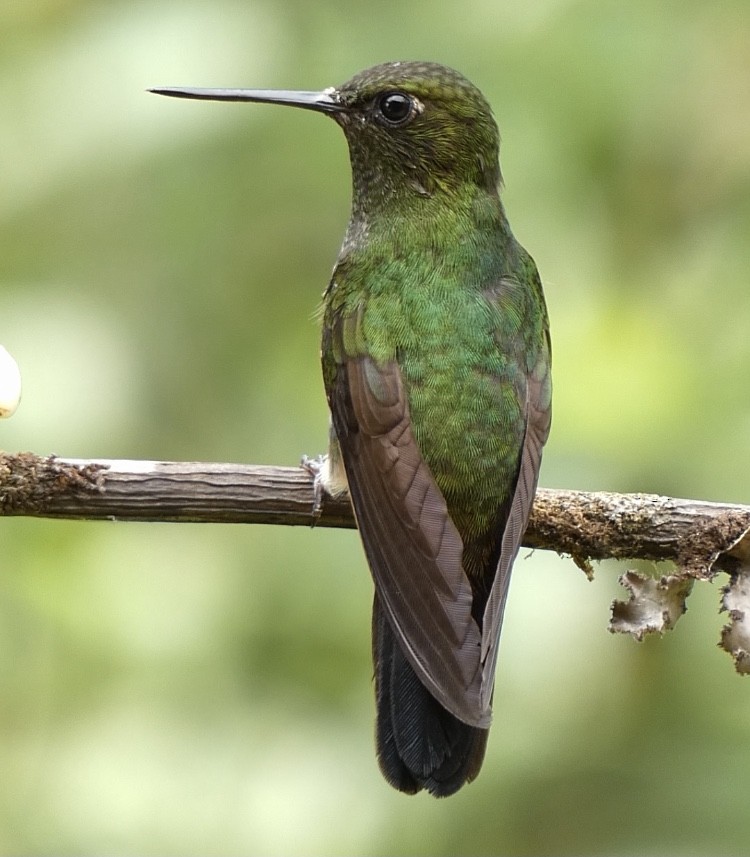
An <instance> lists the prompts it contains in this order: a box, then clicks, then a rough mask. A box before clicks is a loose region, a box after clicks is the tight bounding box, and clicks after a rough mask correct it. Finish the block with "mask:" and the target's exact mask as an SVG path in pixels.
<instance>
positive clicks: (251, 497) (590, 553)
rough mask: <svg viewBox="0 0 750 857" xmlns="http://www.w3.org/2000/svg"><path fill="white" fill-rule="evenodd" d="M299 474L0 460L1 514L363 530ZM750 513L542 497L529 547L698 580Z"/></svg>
mask: <svg viewBox="0 0 750 857" xmlns="http://www.w3.org/2000/svg"><path fill="white" fill-rule="evenodd" d="M312 508H313V489H312V478H311V476H310V474H309V473H307V472H306V471H305V470H304V469H302V468H301V467H262V466H255V465H246V464H211V463H202V462H174V461H124V460H107V459H102V460H76V459H64V458H57V457H55V456H48V457H42V456H38V455H34V454H33V453H16V454H8V453H0V515H6V516H10V515H26V516H32V517H44V518H71V519H91V520H131V521H176V522H179V521H183V522H187V521H191V522H200V523H245V524H283V525H285V526H320V527H350V528H351V527H355V526H356V524H355V521H354V517H353V515H352V511H351V507H350V505H349V501H348V499H347V498H346V497H344V498H341V499H339V500H331V499H326V501H325V502H324V504H323V509H322V511H321V514H320V515H319V516H318V517H316V516H315V515H313V512H312ZM748 530H750V506H740V505H732V504H727V503H708V502H703V501H698V500H680V499H674V498H670V497H661V496H658V495H654V494H610V493H603V492H584V491H568V490H559V489H550V488H540V489H539V491H538V493H537V496H536V500H535V503H534V509H533V512H532V515H531V520H530V522H529V527H528V529H527V531H526V536H525V538H524V541H523V544H524V546H526V547H529V548H540V549H544V550H553V551H556V552H557V553H561V554H568V555H570V556H571V557H572V558H573V559H574V560H575V562H576V563H577V564H578V565H579V566H580V567H581V568H583V569H584V570H586V571H587V572H590V570H591V569H590V561H591V560H600V559H607V558H617V559H646V560H655V561H660V560H671V561H673V562H675V563H676V564H677V565H678V566H679V567H680V571H681V572H683V573H686V574H689V575H690V576H692V577H701V578H710V577H712V576H713V575H714V574H715V573H716V571H719V570H724V571H729V572H733V571H734V570H735V568H736V567H737V566H738V564H739V563H741V562H746V561H747V560H748V558H750V544H749V542H750V538H745V536H746V535H747V533H748Z"/></svg>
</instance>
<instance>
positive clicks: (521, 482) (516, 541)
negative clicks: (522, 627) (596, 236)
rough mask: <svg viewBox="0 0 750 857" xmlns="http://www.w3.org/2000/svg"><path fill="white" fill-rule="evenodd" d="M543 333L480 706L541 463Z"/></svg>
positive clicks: (487, 624) (485, 640)
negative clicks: (540, 358) (541, 352)
mask: <svg viewBox="0 0 750 857" xmlns="http://www.w3.org/2000/svg"><path fill="white" fill-rule="evenodd" d="M545 336H546V337H547V343H546V344H547V351H546V356H545V358H543V359H542V360H541V361H540V363H539V366H538V367H537V369H536V371H535V372H532V373H530V374H529V375H528V376H527V377H526V384H525V386H526V402H525V408H524V417H525V419H524V422H525V431H524V439H523V446H522V449H521V457H520V461H519V467H518V475H517V477H516V482H515V487H514V488H513V499H512V500H511V504H510V509H509V512H508V517H507V519H506V522H505V528H504V530H503V534H502V540H501V546H500V558H499V560H498V563H497V570H496V571H495V579H494V581H493V583H492V588H491V589H490V594H489V597H488V599H487V604H486V605H485V609H484V616H483V620H482V651H481V661H482V664H483V668H482V690H481V695H480V699H481V704H482V705H490V703H491V702H492V691H493V688H494V685H495V667H496V665H497V655H498V644H499V642H500V628H501V625H502V622H503V613H504V611H505V601H506V599H507V597H508V587H509V585H510V573H511V570H512V567H513V561H514V560H515V558H516V554H517V553H518V549H519V548H520V546H521V540H522V539H523V535H524V533H525V532H526V526H527V524H528V522H529V514H530V513H531V507H532V505H533V503H534V494H535V493H536V486H537V480H538V478H539V468H540V465H541V462H542V448H543V447H544V444H545V442H546V440H547V437H548V435H549V430H550V424H551V417H552V411H551V407H550V384H549V334H548V333H547V332H546V331H545Z"/></svg>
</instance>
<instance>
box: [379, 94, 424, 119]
mask: <svg viewBox="0 0 750 857" xmlns="http://www.w3.org/2000/svg"><path fill="white" fill-rule="evenodd" d="M376 106H377V109H378V111H379V113H380V115H381V116H382V117H383V119H385V121H386V122H387V124H388V125H393V126H398V125H405V124H406V123H407V122H408V121H409V120H410V119H411V118H412V117H413V116H414V113H415V104H414V99H413V98H412V97H411V96H409V95H406V94H405V93H403V92H385V93H383V95H381V96H380V97H379V98H378V100H377V104H376Z"/></svg>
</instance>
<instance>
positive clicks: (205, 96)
mask: <svg viewBox="0 0 750 857" xmlns="http://www.w3.org/2000/svg"><path fill="white" fill-rule="evenodd" d="M148 91H149V92H155V93H156V94H157V95H170V96H172V98H198V99H202V100H204V101H255V102H261V103H265V104H289V105H291V106H293V107H302V108H304V109H305V110H317V111H318V112H319V113H338V112H339V111H340V110H342V109H343V108H342V106H341V104H339V102H338V101H336V100H335V99H334V97H333V92H334V91H333V90H325V91H323V92H295V91H294V90H288V89H193V88H188V87H184V88H183V87H180V86H164V87H159V88H156V89H149V90H148Z"/></svg>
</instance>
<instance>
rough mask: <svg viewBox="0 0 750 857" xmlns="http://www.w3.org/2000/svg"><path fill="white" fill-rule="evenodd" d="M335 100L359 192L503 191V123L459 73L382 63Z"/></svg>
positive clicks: (435, 66)
mask: <svg viewBox="0 0 750 857" xmlns="http://www.w3.org/2000/svg"><path fill="white" fill-rule="evenodd" d="M331 95H332V97H333V98H334V99H335V100H336V101H337V103H338V104H339V105H340V106H341V109H340V110H339V111H338V112H336V113H334V114H333V118H334V119H336V121H337V122H338V123H339V125H340V126H341V127H342V129H343V131H344V133H345V134H346V138H347V141H348V143H349V151H350V154H351V161H352V170H353V173H354V183H355V192H356V190H357V185H358V184H366V185H368V186H369V188H370V190H369V193H370V194H372V193H373V191H374V190H375V189H378V191H379V192H381V193H389V192H390V193H396V194H402V193H407V194H408V193H414V194H417V195H422V196H432V195H434V194H436V193H440V192H441V191H444V192H448V193H450V192H451V191H452V190H455V189H458V188H460V187H463V186H465V185H467V184H475V185H478V186H479V187H481V188H484V189H485V190H487V191H489V192H491V193H495V192H496V191H497V187H498V184H499V182H500V168H499V165H498V147H499V139H500V138H499V134H498V130H497V125H496V124H495V120H494V119H493V117H492V110H491V109H490V106H489V104H488V103H487V101H486V99H485V97H484V96H483V95H482V93H481V92H480V91H479V90H478V89H477V88H476V87H475V86H474V85H473V84H472V83H470V82H469V81H468V80H467V79H466V78H465V77H463V76H462V75H460V74H459V73H458V72H457V71H454V70H453V69H450V68H446V67H445V66H442V65H438V64H437V63H423V62H392V63H383V64H382V65H377V66H374V67H373V68H369V69H367V70H365V71H362V72H360V73H359V74H357V75H355V76H354V77H353V78H351V80H349V81H347V82H346V83H344V84H343V85H342V86H340V87H337V88H336V89H335V90H334V91H333V92H332V93H331ZM360 189H361V190H364V189H363V188H360Z"/></svg>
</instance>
